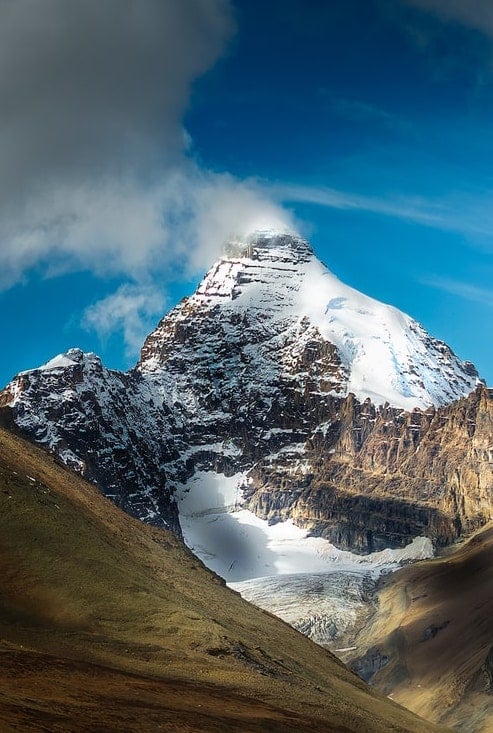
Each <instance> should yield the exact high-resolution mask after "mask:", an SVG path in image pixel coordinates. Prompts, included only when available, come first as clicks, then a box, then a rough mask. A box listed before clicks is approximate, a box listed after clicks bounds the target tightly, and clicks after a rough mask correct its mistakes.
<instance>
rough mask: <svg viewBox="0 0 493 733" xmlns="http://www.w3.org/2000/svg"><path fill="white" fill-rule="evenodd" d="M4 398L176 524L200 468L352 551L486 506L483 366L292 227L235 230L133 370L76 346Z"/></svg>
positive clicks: (252, 501)
mask: <svg viewBox="0 0 493 733" xmlns="http://www.w3.org/2000/svg"><path fill="white" fill-rule="evenodd" d="M457 400H458V402H457ZM0 408H2V410H3V414H4V418H3V419H4V420H6V421H10V422H11V423H12V424H14V425H15V426H16V428H17V429H18V430H20V431H21V432H22V434H23V435H25V436H27V437H28V438H30V439H31V440H34V441H35V442H37V443H39V444H41V445H44V446H46V447H47V448H48V449H49V450H50V451H52V452H54V453H56V454H57V455H58V456H59V457H60V459H61V460H62V461H63V462H65V463H66V464H67V465H70V466H71V467H72V468H75V470H78V471H79V472H81V473H82V474H83V475H85V476H86V477H87V478H89V479H90V480H92V481H94V482H96V483H97V484H98V485H99V486H100V488H101V489H102V490H103V491H104V492H105V493H106V494H107V495H108V496H110V497H111V498H112V499H113V500H114V501H115V502H116V503H117V504H118V505H119V506H121V507H123V508H124V509H125V510H126V511H128V512H130V513H132V514H133V515H135V516H137V517H139V518H142V519H144V520H145V521H149V522H151V523H155V524H161V525H165V526H170V527H173V528H175V529H178V522H179V517H178V511H179V510H178V506H177V503H176V501H175V497H176V496H177V494H178V493H179V492H180V491H181V487H183V486H186V485H187V482H189V481H190V480H191V479H192V478H193V477H194V476H197V475H201V474H203V473H204V472H205V473H207V472H213V473H214V474H217V475H223V474H224V475H225V476H226V477H231V476H233V475H235V476H238V477H239V478H238V481H239V483H240V484H241V493H242V496H243V501H244V502H246V506H247V508H249V509H251V510H252V511H254V512H255V513H256V514H258V515H259V516H261V517H264V518H267V519H269V521H270V522H275V521H279V520H286V519H289V518H292V519H293V520H294V521H295V522H296V523H297V524H298V525H300V526H302V527H305V528H307V529H308V530H309V531H310V532H311V533H313V534H318V535H320V536H322V537H325V538H327V539H329V540H330V541H332V542H334V543H335V544H337V545H338V546H340V547H343V548H348V549H353V550H356V551H358V552H372V551H376V550H381V549H384V548H386V547H399V546H404V545H406V544H408V543H409V542H410V541H411V540H412V539H413V538H414V537H416V536H418V535H423V534H424V535H426V536H429V537H431V538H432V539H433V541H434V542H435V543H436V544H447V543H449V542H450V541H452V540H453V539H454V538H456V537H457V536H460V535H461V534H462V533H464V532H468V531H471V530H472V529H474V528H476V527H478V526H480V525H481V524H483V523H484V522H485V521H487V519H489V518H490V517H491V514H492V512H491V499H490V497H489V492H488V491H487V487H488V486H489V483H488V482H489V480H490V477H491V464H490V458H489V453H488V449H489V446H490V445H491V440H490V438H489V437H488V436H489V433H488V430H489V429H490V427H491V401H490V397H489V393H488V391H487V390H486V389H485V388H484V386H482V385H481V383H480V382H479V379H478V375H477V372H476V370H475V369H474V367H473V366H472V364H470V363H469V362H461V361H460V360H459V359H458V358H457V357H456V356H455V355H454V354H453V352H452V351H451V350H450V349H449V348H448V347H447V346H446V345H445V344H444V343H443V342H440V341H438V340H436V339H434V338H432V337H431V336H429V335H428V334H427V333H426V331H425V330H424V329H423V328H422V327H421V326H420V325H419V324H418V323H417V322H416V321H413V320H412V319H411V318H410V317H409V316H406V315H405V314H403V313H401V312H400V311H398V310H396V309H395V308H392V307H391V306H387V305H383V304H382V303H378V302H377V301H375V300H373V299H371V298H368V297H367V296H365V295H362V294H361V293H358V292H357V291H355V290H353V289H352V288H350V287H348V286H346V285H344V284H342V283H341V282H340V281H339V280H338V279H337V278H336V277H335V276H334V275H333V274H332V273H330V272H329V270H328V269H327V268H326V267H325V266H324V265H323V264H322V263H321V262H319V260H318V259H317V258H316V256H315V255H314V253H313V251H312V249H311V247H310V245H309V244H308V243H307V242H306V241H305V240H303V239H301V238H299V237H297V236H294V235H286V234H279V233H272V232H264V233H257V234H256V235H255V236H253V237H251V238H250V239H249V240H248V241H244V242H240V241H237V242H232V243H230V245H229V246H228V248H227V251H226V253H225V255H224V256H223V257H222V258H221V259H220V260H219V261H218V262H217V263H216V264H215V265H214V266H213V267H212V268H211V270H210V271H209V273H208V274H207V275H206V276H205V278H204V280H203V281H202V283H201V284H200V286H199V287H198V289H197V291H196V293H195V294H193V295H192V296H191V297H190V298H185V299H184V300H183V301H182V302H181V303H180V304H179V305H178V306H177V307H176V308H174V309H173V310H172V311H171V312H170V313H169V314H168V315H167V316H166V317H165V318H164V319H163V320H162V321H161V322H160V323H159V325H158V326H157V328H156V330H155V331H154V332H153V333H152V334H150V336H149V337H148V338H147V339H146V341H145V343H144V346H143V348H142V353H141V358H140V360H139V362H138V364H137V365H136V367H135V368H134V369H132V370H131V371H129V372H128V373H125V374H123V373H119V372H116V371H112V370H108V369H106V368H105V367H104V366H103V365H102V364H101V362H100V360H99V359H98V358H97V357H96V356H94V355H92V354H83V353H82V352H80V351H78V350H74V349H73V350H70V351H69V352H67V354H65V355H61V356H59V357H56V358H55V359H53V360H51V361H50V362H48V363H47V364H45V365H44V366H43V367H41V368H39V369H34V370H30V371H27V372H23V373H21V374H19V375H18V376H17V377H16V378H14V380H13V381H12V382H11V383H10V384H9V385H8V386H7V387H6V388H5V389H4V390H3V391H2V392H1V393H0ZM447 410H450V411H451V412H447ZM481 426H482V427H481ZM488 441H489V442H488ZM451 445H453V446H454V449H453V450H452V449H451V448H450V446H451ZM464 461H465V462H464Z"/></svg>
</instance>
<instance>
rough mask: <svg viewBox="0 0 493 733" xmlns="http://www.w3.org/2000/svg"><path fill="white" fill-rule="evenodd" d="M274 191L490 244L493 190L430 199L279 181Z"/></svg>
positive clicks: (293, 198) (286, 199) (289, 199)
mask: <svg viewBox="0 0 493 733" xmlns="http://www.w3.org/2000/svg"><path fill="white" fill-rule="evenodd" d="M271 192H272V194H273V195H275V196H276V197H277V198H278V199H279V200H280V201H283V202H288V203H289V202H291V203H294V202H299V203H309V204H316V205H318V206H325V207H327V208H331V209H340V210H348V211H349V210H354V211H367V212H371V213H374V214H382V215H383V216H390V217H394V218H397V219H404V220H407V221H410V222H414V223H416V224H421V225H423V226H427V227H432V228H435V229H441V230H443V231H451V232H457V233H460V234H463V235H464V236H466V237H469V238H471V239H472V240H474V241H476V242H477V243H480V244H481V246H483V247H486V248H491V244H489V245H488V242H487V240H489V239H490V238H491V237H493V191H483V192H481V193H478V194H476V195H473V194H470V193H460V192H457V193H451V194H448V195H444V196H443V197H441V198H439V199H438V198H437V199H427V198H424V197H421V196H399V195H395V196H380V197H377V196H364V195H360V194H353V193H349V192H347V191H340V190H337V189H333V188H325V187H322V186H297V185H291V184H286V185H285V184H279V185H277V186H275V187H273V188H272V189H271Z"/></svg>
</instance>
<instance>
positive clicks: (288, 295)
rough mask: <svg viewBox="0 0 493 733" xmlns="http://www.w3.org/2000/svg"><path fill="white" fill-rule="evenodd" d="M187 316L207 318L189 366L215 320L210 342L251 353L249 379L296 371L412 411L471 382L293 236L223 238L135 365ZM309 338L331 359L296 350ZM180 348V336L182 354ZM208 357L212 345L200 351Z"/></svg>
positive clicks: (152, 354) (440, 350)
mask: <svg viewBox="0 0 493 733" xmlns="http://www.w3.org/2000/svg"><path fill="white" fill-rule="evenodd" d="M245 320H246V321H247V322H248V328H247V329H245V325H244V324H245ZM192 321H196V323H197V326H198V327H199V330H200V324H201V323H202V325H203V326H204V327H205V326H206V324H207V327H206V329H205V335H204V333H203V334H202V337H201V338H202V344H201V345H200V348H197V349H196V351H195V354H196V357H195V364H196V365H197V366H198V365H199V364H202V354H204V353H205V352H204V349H205V344H206V343H207V335H206V334H207V333H208V332H209V331H211V333H212V331H214V328H212V326H211V321H216V323H217V326H218V328H219V327H220V329H222V333H221V334H219V333H217V332H216V333H215V334H214V341H215V342H217V341H218V340H219V341H221V343H222V348H223V349H224V350H225V352H227V351H230V352H231V353H233V352H234V353H237V354H240V353H243V355H244V357H245V358H246V360H247V361H248V363H249V364H251V362H252V360H253V361H255V360H256V362H257V367H258V368H257V373H256V374H255V376H253V375H252V378H253V379H254V381H255V382H256V383H259V382H260V383H262V382H265V383H269V384H270V383H271V382H272V381H276V380H277V379H285V378H287V377H288V378H289V379H295V378H297V377H298V378H299V380H300V383H301V385H303V383H304V382H306V380H307V379H308V381H310V376H311V377H313V376H314V375H316V377H317V379H316V382H317V385H316V386H315V387H313V386H312V390H314V391H317V390H318V391H320V392H322V393H327V392H330V393H331V394H333V395H336V396H341V397H343V396H346V395H347V394H349V393H350V392H352V393H354V394H355V396H356V397H357V398H358V399H360V400H365V399H367V398H370V399H371V400H372V401H373V402H375V403H376V404H384V403H386V402H388V403H390V404H391V405H393V406H395V407H401V408H404V409H412V408H414V407H428V406H430V405H432V404H434V405H441V404H445V403H447V402H450V401H453V400H454V399H456V398H458V397H461V396H464V395H466V394H469V392H471V391H472V390H473V389H474V387H475V386H476V384H477V381H478V375H477V373H476V370H475V369H474V367H473V366H472V365H471V364H470V363H468V362H461V361H460V360H459V359H458V358H457V357H456V356H455V354H453V352H452V351H451V350H450V349H449V348H448V347H447V346H446V345H445V344H444V343H443V342H441V341H438V340H436V339H434V338H432V337H431V336H429V335H428V334H427V333H426V331H425V330H424V329H423V327H422V326H421V325H420V324H419V323H417V322H416V321H414V320H413V319H412V318H410V317H409V316H407V315H406V314H404V313H402V312H401V311H399V310H397V309H396V308H394V307H392V306H389V305H385V304H383V303H380V302H378V301H376V300H374V299H373V298H370V297H368V296H366V295H363V294H362V293H360V292H358V291H357V290H355V289H354V288H351V287H349V286H347V285H345V284H344V283H342V282H341V281H340V280H339V279H338V278H337V277H336V276H335V275H333V274H332V273H331V272H330V271H329V270H328V269H327V267H326V266H325V265H323V264H322V263H321V262H320V261H319V260H318V259H317V258H316V256H315V254H314V252H313V250H312V248H311V246H310V244H309V243H308V242H307V241H306V240H304V239H303V238H301V237H299V236H297V235H293V234H286V233H279V232H275V231H268V232H264V231H262V232H256V233H255V234H253V235H251V236H250V237H247V238H245V239H243V240H234V241H233V242H230V243H229V244H228V245H227V246H226V249H225V254H224V256H223V257H222V258H220V259H219V260H218V261H217V262H216V263H215V264H214V265H213V267H212V268H211V269H210V270H209V272H208V273H207V275H206V276H205V278H204V279H203V281H202V282H201V284H200V285H199V287H198V289H197V291H196V293H195V294H194V295H193V296H191V297H190V298H189V299H187V300H186V301H185V303H184V304H183V305H180V306H178V308H176V309H175V310H174V311H172V313H171V314H170V316H168V317H167V318H165V319H164V320H163V321H162V323H161V324H160V326H159V327H158V329H157V330H156V332H154V334H151V336H150V337H149V338H148V339H147V341H146V344H145V346H144V349H143V352H142V360H141V363H140V367H139V368H140V369H141V370H142V371H143V372H154V373H155V372H156V370H160V369H162V367H163V363H162V360H161V358H160V357H159V356H158V353H159V352H160V351H161V350H162V348H163V346H164V351H165V352H166V354H168V353H169V352H168V346H169V342H170V339H171V341H173V340H174V337H173V335H172V332H173V331H176V328H178V330H179V331H180V332H181V331H183V330H184V331H185V332H186V331H188V332H191V330H193V329H194V326H193V324H192ZM202 331H203V329H202ZM180 338H181V337H180ZM245 338H248V340H247V341H246V340H245ZM165 342H166V344H167V345H165ZM309 344H312V346H310V348H312V349H313V348H314V346H313V344H318V346H317V348H318V349H320V348H322V349H325V350H327V348H328V347H329V345H330V346H332V348H333V350H334V353H333V355H332V357H333V358H332V359H331V360H327V358H326V359H325V362H324V363H322V361H323V360H322V359H321V357H320V356H319V357H318V364H317V359H314V360H313V363H312V364H307V363H306V358H305V359H304V358H302V357H301V355H302V354H304V353H305V351H306V349H307V346H308V345H309ZM212 345H213V344H212V342H211V344H210V346H211V348H212ZM196 346H198V344H197V345H196ZM186 350H187V348H186V344H184V348H183V349H180V351H181V354H182V356H183V357H184V356H185V352H186ZM190 356H191V355H190ZM266 357H267V358H266ZM186 358H187V359H188V356H187V357H186ZM215 358H216V356H215V354H214V351H213V350H212V351H211V352H210V353H209V355H208V356H207V357H206V359H208V360H209V361H210V359H215ZM300 359H301V363H299V362H300ZM303 360H304V361H303ZM329 361H330V363H329ZM304 362H305V363H304ZM203 366H205V364H204V365H203ZM187 368H190V369H192V370H193V368H194V367H193V364H192V363H189V364H188V365H187ZM324 370H325V373H324Z"/></svg>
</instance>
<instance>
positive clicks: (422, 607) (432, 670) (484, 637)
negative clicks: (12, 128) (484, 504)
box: [347, 524, 493, 733]
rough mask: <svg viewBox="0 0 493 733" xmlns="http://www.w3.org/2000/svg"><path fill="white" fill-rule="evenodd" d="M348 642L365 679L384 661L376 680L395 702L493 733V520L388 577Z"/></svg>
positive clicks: (467, 729)
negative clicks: (455, 545)
mask: <svg viewBox="0 0 493 733" xmlns="http://www.w3.org/2000/svg"><path fill="white" fill-rule="evenodd" d="M347 643H348V646H349V645H357V649H356V650H355V651H352V652H351V654H350V655H349V654H348V661H350V657H351V656H353V657H354V655H357V656H358V657H360V659H359V662H358V666H359V668H360V669H361V670H363V671H366V672H367V673H368V677H369V676H370V674H371V671H372V669H371V668H372V665H373V668H376V666H379V664H381V663H382V661H384V662H385V661H387V663H386V664H385V665H384V666H382V668H381V669H380V670H379V671H377V672H376V674H374V676H373V677H372V680H371V681H372V684H375V685H376V687H377V688H378V689H380V690H381V691H382V692H384V693H385V694H390V695H391V696H392V698H393V699H394V700H397V701H399V702H400V703H401V704H403V705H406V707H409V708H411V709H412V710H415V711H416V712H418V713H419V714H420V715H423V716H425V717H427V718H429V719H430V720H435V721H442V722H445V723H447V724H448V725H451V726H454V727H457V729H458V730H460V731H462V732H463V733H491V731H492V730H493V525H492V524H489V525H487V526H486V527H485V528H484V529H482V530H480V531H479V532H477V533H476V534H475V535H474V536H473V537H472V538H471V539H470V540H469V541H467V542H465V543H464V544H463V545H462V546H460V547H458V548H457V549H455V550H454V551H453V552H452V551H449V552H448V553H447V555H446V556H444V557H442V558H440V559H437V560H433V561H428V562H424V563H419V564H417V565H413V566H410V567H407V568H404V569H403V570H401V571H399V572H398V573H395V574H394V575H392V576H389V577H388V578H386V580H385V582H384V584H383V587H382V589H381V590H380V592H379V594H378V601H377V606H376V610H375V613H374V615H373V618H372V619H371V620H370V622H368V621H367V622H366V625H365V628H364V629H363V630H362V631H361V632H360V634H359V635H358V636H357V637H356V639H354V638H351V639H350V640H347ZM365 652H366V654H365ZM361 657H363V659H361Z"/></svg>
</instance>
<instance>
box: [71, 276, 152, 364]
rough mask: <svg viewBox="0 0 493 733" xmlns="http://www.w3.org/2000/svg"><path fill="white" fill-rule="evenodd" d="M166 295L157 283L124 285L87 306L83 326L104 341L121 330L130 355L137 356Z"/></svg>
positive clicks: (127, 352) (126, 349)
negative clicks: (154, 284)
mask: <svg viewBox="0 0 493 733" xmlns="http://www.w3.org/2000/svg"><path fill="white" fill-rule="evenodd" d="M164 306H165V297H164V294H163V293H162V292H160V291H159V290H157V288H156V287H155V286H152V285H151V286H138V285H133V284H130V283H126V284H124V285H121V286H120V287H119V288H118V290H117V291H116V292H115V293H113V294H112V295H109V296H108V297H107V298H104V299H103V300H100V301H98V302H97V303H94V304H93V305H91V306H90V307H89V308H87V309H86V311H85V313H84V318H83V324H82V325H83V326H84V327H85V328H86V329H88V330H92V331H96V333H97V334H98V336H99V338H100V339H101V340H102V341H103V342H104V341H105V340H106V339H108V338H109V337H110V336H112V335H113V334H114V333H115V332H117V331H121V332H122V333H123V339H124V343H125V353H126V356H127V357H128V358H133V357H135V356H137V355H138V353H139V350H140V348H141V347H142V344H143V341H144V338H145V336H146V335H147V334H148V333H149V331H150V329H151V328H152V326H154V325H155V321H156V319H157V318H158V317H159V316H161V315H162V313H163V309H164Z"/></svg>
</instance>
